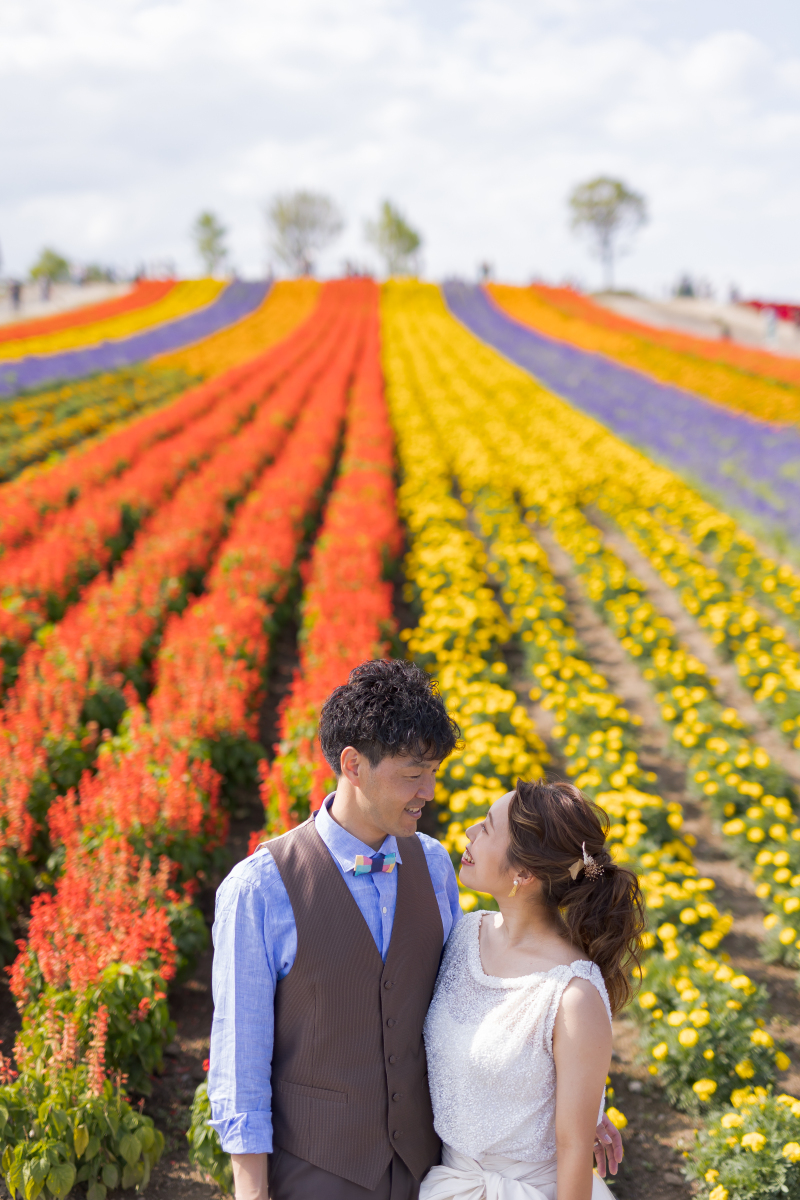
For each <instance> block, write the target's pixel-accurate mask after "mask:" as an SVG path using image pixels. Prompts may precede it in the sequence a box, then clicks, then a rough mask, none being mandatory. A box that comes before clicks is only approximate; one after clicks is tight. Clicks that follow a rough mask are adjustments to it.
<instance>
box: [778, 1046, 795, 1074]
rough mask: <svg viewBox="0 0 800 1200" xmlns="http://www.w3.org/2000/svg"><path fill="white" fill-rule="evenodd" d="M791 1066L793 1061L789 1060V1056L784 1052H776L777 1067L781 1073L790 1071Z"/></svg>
mask: <svg viewBox="0 0 800 1200" xmlns="http://www.w3.org/2000/svg"><path fill="white" fill-rule="evenodd" d="M791 1065H792V1060H791V1059H790V1058H789V1055H788V1054H784V1053H783V1051H782V1050H778V1051H776V1054H775V1066H776V1067H777V1068H778V1070H779V1071H788V1070H789V1067H790V1066H791Z"/></svg>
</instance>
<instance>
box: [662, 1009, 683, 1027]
mask: <svg viewBox="0 0 800 1200" xmlns="http://www.w3.org/2000/svg"><path fill="white" fill-rule="evenodd" d="M685 1020H686V1013H685V1012H681V1011H680V1009H676V1010H675V1012H671V1013H667V1024H668V1025H671V1026H672V1027H673V1029H676V1028H677V1027H678V1025H682V1024H683V1022H684V1021H685Z"/></svg>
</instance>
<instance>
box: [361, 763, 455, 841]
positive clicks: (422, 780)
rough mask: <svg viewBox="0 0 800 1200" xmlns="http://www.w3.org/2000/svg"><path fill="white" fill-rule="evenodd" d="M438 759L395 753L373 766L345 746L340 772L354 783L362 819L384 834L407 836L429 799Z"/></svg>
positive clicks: (431, 793) (411, 831) (432, 789)
mask: <svg viewBox="0 0 800 1200" xmlns="http://www.w3.org/2000/svg"><path fill="white" fill-rule="evenodd" d="M440 763H441V759H438V758H424V759H418V758H412V757H411V755H408V754H398V755H394V756H391V757H387V758H383V759H381V761H380V762H379V763H378V765H377V766H376V767H373V766H371V765H370V762H369V759H368V758H367V757H366V755H364V754H360V753H359V752H358V751H357V750H354V749H353V747H352V746H349V747H348V748H347V749H346V750H343V751H342V770H343V773H344V774H346V775H347V776H348V778H350V779H351V781H352V782H353V783H355V785H356V788H357V792H356V797H357V802H358V807H359V809H360V810H361V814H362V816H363V817H364V818H365V819H366V820H368V821H370V822H371V823H372V824H373V825H374V826H375V828H376V829H378V830H381V831H382V832H383V833H384V834H385V835H386V834H394V836H395V837H411V836H412V834H414V833H416V831H417V821H418V820H419V819H420V817H421V816H422V809H423V807H424V805H425V804H427V803H428V802H429V801H431V800H433V792H434V784H435V781H436V772H437V771H438V769H439V766H440Z"/></svg>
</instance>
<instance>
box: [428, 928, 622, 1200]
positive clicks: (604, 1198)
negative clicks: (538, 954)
mask: <svg viewBox="0 0 800 1200" xmlns="http://www.w3.org/2000/svg"><path fill="white" fill-rule="evenodd" d="M483 915H484V914H483V913H482V912H475V913H469V914H468V915H467V916H466V917H465V918H464V919H463V920H462V921H460V922H459V923H458V925H457V926H456V927H455V929H454V931H453V933H452V934H451V936H450V939H449V941H448V943H447V948H446V950H445V954H444V960H443V962H442V966H441V969H440V971H439V978H438V979H437V981H436V989H435V991H434V994H433V1000H432V1001H431V1006H430V1009H429V1010H428V1015H427V1018H426V1020H425V1048H426V1052H427V1056H428V1076H429V1082H430V1089H431V1098H432V1101H433V1116H434V1125H435V1127H436V1132H437V1133H438V1134H439V1137H440V1138H441V1139H442V1143H443V1147H442V1165H441V1166H438V1167H433V1168H432V1170H430V1171H429V1172H428V1174H427V1175H426V1177H425V1179H424V1180H423V1181H422V1187H421V1191H420V1200H484V1198H485V1200H556V1131H555V1112H556V1068H555V1063H554V1061H553V1027H554V1025H555V1019H556V1013H557V1011H558V1006H559V1004H560V1003H561V997H562V995H563V992H564V989H565V987H566V986H567V984H568V983H569V981H570V980H571V979H574V978H576V977H578V978H580V979H587V980H589V982H590V983H593V984H594V986H595V987H596V988H597V990H598V992H599V993H600V995H601V996H602V998H603V1003H604V1004H605V1006H606V1011H607V1012H608V1019H609V1021H610V1020H611V1009H610V1007H609V1003H608V993H607V992H606V987H605V984H604V982H603V976H602V974H601V973H600V968H599V967H598V966H596V964H595V963H591V962H586V961H584V960H577V961H576V962H573V963H571V964H570V965H569V966H559V967H554V968H553V969H552V970H550V971H541V972H536V973H535V974H533V975H524V976H521V977H520V978H518V979H498V978H496V977H495V976H492V975H486V974H485V973H484V970H483V966H482V963H481V956H480V943H479V937H480V927H481V919H482V917H483ZM602 1111H603V1109H602V1104H601V1108H600V1115H601V1116H602ZM611 1196H612V1193H611V1192H610V1191H609V1190H608V1188H607V1187H606V1185H605V1184H604V1183H603V1181H602V1180H601V1179H600V1178H599V1176H597V1175H594V1176H593V1189H592V1200H611Z"/></svg>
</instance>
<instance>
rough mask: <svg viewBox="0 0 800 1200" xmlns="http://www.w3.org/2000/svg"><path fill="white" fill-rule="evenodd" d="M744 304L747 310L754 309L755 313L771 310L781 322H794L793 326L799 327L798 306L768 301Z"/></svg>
mask: <svg viewBox="0 0 800 1200" xmlns="http://www.w3.org/2000/svg"><path fill="white" fill-rule="evenodd" d="M744 303H745V304H746V306H747V307H748V308H754V309H755V310H756V311H757V312H763V311H764V309H765V308H771V309H772V310H773V312H775V313H777V315H778V316H779V317H780V319H781V321H794V323H795V325H800V304H773V303H771V302H770V301H769V300H745V302H744Z"/></svg>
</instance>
